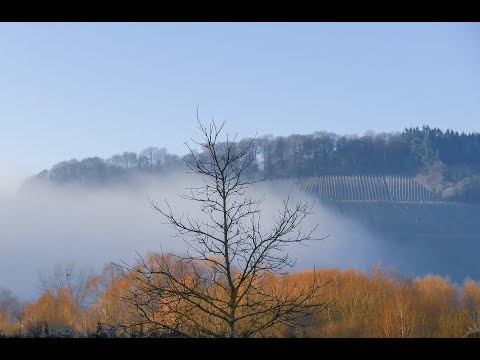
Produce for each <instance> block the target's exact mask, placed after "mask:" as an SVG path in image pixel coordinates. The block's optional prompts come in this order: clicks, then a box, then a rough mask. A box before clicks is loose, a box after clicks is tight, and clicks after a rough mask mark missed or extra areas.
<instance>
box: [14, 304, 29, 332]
mask: <svg viewBox="0 0 480 360" xmlns="http://www.w3.org/2000/svg"><path fill="white" fill-rule="evenodd" d="M26 316H27V314H26V313H25V311H23V310H21V311H17V312H15V318H16V319H17V321H18V324H19V325H20V337H21V336H22V325H23V321H24V320H25V318H26Z"/></svg>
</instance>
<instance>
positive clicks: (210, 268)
mask: <svg viewBox="0 0 480 360" xmlns="http://www.w3.org/2000/svg"><path fill="white" fill-rule="evenodd" d="M197 120H198V124H199V126H198V128H199V130H200V132H201V135H202V140H201V141H194V142H195V144H197V145H198V146H200V148H201V149H202V150H203V152H202V153H201V154H202V155H199V153H198V152H196V151H194V150H193V149H192V148H191V147H190V146H189V145H188V144H187V146H188V147H189V150H190V155H189V156H188V157H186V165H187V167H188V170H189V172H190V173H193V174H197V175H200V176H201V178H202V184H201V185H200V186H197V187H190V188H187V191H186V193H184V194H183V195H180V196H181V197H182V198H183V199H185V200H188V201H190V202H191V203H193V204H196V205H198V207H199V209H200V210H201V212H202V214H203V215H204V216H203V217H199V218H192V217H190V216H188V215H184V216H177V215H176V214H175V213H174V210H173V209H172V208H171V206H170V204H169V203H168V201H167V200H165V204H163V205H160V204H158V203H156V202H154V201H152V200H150V203H151V206H152V207H153V209H155V210H156V211H158V212H159V213H160V214H161V216H162V217H163V218H164V220H165V223H167V224H169V225H171V226H172V227H173V228H174V229H175V231H176V234H177V236H178V237H180V238H181V239H183V240H184V241H185V242H186V244H187V246H188V248H187V249H188V250H187V251H186V253H185V254H183V255H174V254H163V253H162V254H155V255H152V256H150V257H148V258H144V257H141V256H139V259H138V262H137V263H136V264H135V265H134V266H130V265H128V264H124V265H123V267H124V268H125V269H126V270H128V274H129V276H131V277H132V278H133V279H134V280H135V281H134V284H135V285H133V286H132V287H131V289H130V290H131V291H130V292H129V294H128V296H127V297H126V299H127V300H128V302H129V304H130V305H131V308H132V309H133V310H134V312H135V314H136V319H137V320H136V321H137V324H141V325H142V326H143V325H145V326H147V327H148V328H149V329H154V331H158V332H160V333H164V334H165V333H172V334H181V335H186V336H207V337H253V336H264V335H265V334H266V331H267V330H269V329H270V328H272V327H273V326H276V325H286V326H290V327H291V326H307V325H308V324H309V322H310V321H311V320H312V319H313V318H314V315H315V314H316V313H317V312H319V311H322V310H323V309H325V307H327V306H328V305H327V304H326V303H323V302H322V301H321V298H320V296H321V289H322V287H323V286H324V285H325V282H323V281H321V279H320V278H319V276H318V275H315V273H314V276H313V277H311V278H309V280H308V281H306V282H305V281H303V282H300V281H298V280H295V281H293V280H291V279H289V276H288V273H287V270H288V269H289V268H291V267H292V266H293V265H294V263H295V259H293V258H291V257H290V256H289V255H288V253H287V251H286V250H287V247H288V246H289V245H292V244H304V243H306V242H307V241H309V240H314V238H313V235H312V234H313V231H314V230H315V228H316V227H315V228H313V229H310V230H309V231H306V232H305V231H304V230H303V229H302V222H303V220H304V219H305V218H307V217H308V216H309V215H311V214H312V206H309V205H308V204H306V203H303V202H297V203H295V204H291V203H290V201H289V200H288V199H287V200H285V201H283V205H282V206H281V208H280V209H279V210H278V212H277V213H276V214H275V215H273V226H271V227H270V228H269V229H264V226H263V221H262V212H261V204H262V202H263V198H260V199H258V198H255V197H252V196H249V195H248V193H247V191H248V188H249V186H251V185H253V184H254V183H256V182H258V181H261V180H252V179H251V178H248V177H246V176H244V174H245V172H246V170H247V169H248V167H249V166H250V165H251V163H252V162H253V161H254V155H253V154H252V149H254V146H253V144H254V141H255V139H252V140H250V141H248V142H243V143H238V142H236V136H235V137H234V138H233V139H231V138H229V137H228V135H227V136H226V141H223V142H220V136H221V134H222V131H223V130H224V125H225V123H222V124H221V125H219V126H218V125H217V124H216V123H215V122H214V121H213V120H212V122H211V123H210V125H209V126H204V125H202V123H201V121H200V120H199V118H198V114H197ZM279 284H281V290H280V286H279Z"/></svg>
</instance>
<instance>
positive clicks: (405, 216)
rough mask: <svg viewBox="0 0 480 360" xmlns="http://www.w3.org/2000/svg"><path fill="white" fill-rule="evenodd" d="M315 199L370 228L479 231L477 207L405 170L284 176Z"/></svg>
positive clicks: (416, 231) (452, 232)
mask: <svg viewBox="0 0 480 360" xmlns="http://www.w3.org/2000/svg"><path fill="white" fill-rule="evenodd" d="M288 181H289V182H291V183H292V184H293V185H294V186H295V187H298V188H299V189H300V190H302V191H304V192H306V193H307V194H309V195H311V196H313V197H314V198H316V199H318V200H319V203H320V204H322V205H323V206H326V207H328V208H330V209H332V210H333V211H335V212H337V213H340V214H342V215H344V216H346V217H348V218H352V219H355V220H357V221H359V222H360V223H362V224H364V225H366V226H368V227H369V228H370V229H372V230H376V231H382V232H402V233H412V234H438V235H440V234H443V235H445V234H450V235H460V234H462V236H475V235H476V234H478V224H477V223H478V214H479V213H480V207H479V206H476V205H471V204H465V203H462V202H458V201H445V200H444V199H442V198H441V197H440V196H439V195H437V194H436V193H435V192H433V191H432V190H431V189H429V188H428V187H426V186H425V185H423V184H421V183H420V182H419V181H417V180H416V179H415V178H412V177H405V176H371V175H368V176H367V175H364V176H359V175H355V176H337V175H333V176H320V177H314V178H307V179H298V178H297V179H290V180H288Z"/></svg>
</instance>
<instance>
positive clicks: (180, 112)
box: [0, 23, 480, 193]
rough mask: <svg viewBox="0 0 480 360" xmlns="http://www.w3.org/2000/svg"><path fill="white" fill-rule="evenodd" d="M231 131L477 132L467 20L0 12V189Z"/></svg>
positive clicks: (477, 35)
mask: <svg viewBox="0 0 480 360" xmlns="http://www.w3.org/2000/svg"><path fill="white" fill-rule="evenodd" d="M197 105H199V106H200V115H201V117H202V118H203V119H204V120H205V121H208V120H209V119H211V117H212V116H213V118H214V119H216V120H219V121H221V120H227V123H228V130H229V131H230V132H238V133H239V136H240V137H245V136H252V135H254V134H255V133H258V134H259V135H267V134H273V135H289V134H292V133H299V134H308V133H312V132H314V131H317V130H327V131H332V132H336V133H341V134H344V133H358V134H363V133H364V132H365V131H367V130H370V129H373V130H375V131H392V130H398V131H401V130H402V129H403V128H404V127H406V126H421V125H423V124H428V125H430V126H437V127H440V128H442V129H444V130H445V129H447V128H453V129H456V130H459V131H467V132H469V131H480V24H479V23H1V24H0V163H1V164H2V166H1V167H0V193H1V192H2V190H3V191H5V189H7V188H12V187H14V186H17V184H18V183H19V182H20V181H22V180H23V179H24V178H25V177H26V176H29V175H32V174H34V173H37V172H39V171H41V170H42V169H45V168H50V167H51V166H52V165H54V164H55V163H57V162H59V161H62V160H68V159H71V158H77V159H81V158H84V157H88V156H100V157H104V158H106V157H110V156H112V155H114V154H116V153H121V152H123V151H140V150H142V149H143V148H145V147H147V146H152V145H153V146H158V147H166V148H167V149H168V150H169V151H170V152H172V153H177V154H179V155H182V154H184V153H186V147H185V146H184V142H185V141H187V140H189V139H190V138H191V137H192V136H195V135H196V131H195V125H196V122H195V113H196V108H197Z"/></svg>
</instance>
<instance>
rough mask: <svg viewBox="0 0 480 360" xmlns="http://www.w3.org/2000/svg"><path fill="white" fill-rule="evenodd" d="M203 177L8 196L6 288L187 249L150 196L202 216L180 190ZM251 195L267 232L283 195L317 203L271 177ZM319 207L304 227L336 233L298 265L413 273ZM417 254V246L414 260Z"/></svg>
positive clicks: (36, 286)
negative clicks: (70, 268)
mask: <svg viewBox="0 0 480 360" xmlns="http://www.w3.org/2000/svg"><path fill="white" fill-rule="evenodd" d="M198 181H199V179H198V178H195V177H193V176H192V175H186V174H178V173H177V174H170V175H167V176H164V177H155V178H153V177H142V178H138V179H136V181H134V182H132V183H130V184H129V185H117V186H109V187H87V186H56V185H52V184H51V183H37V184H35V185H33V184H30V185H29V186H28V187H26V188H23V189H22V191H20V192H18V193H17V194H16V195H15V196H11V197H8V198H3V199H1V200H0V229H1V230H0V231H1V235H0V236H1V240H0V241H1V250H0V287H4V288H9V289H11V290H12V291H13V292H14V293H15V294H16V295H17V296H19V297H20V298H22V299H23V300H27V299H30V298H32V297H35V296H37V295H38V294H39V292H40V280H39V274H40V273H43V274H48V273H49V272H51V271H52V270H53V268H54V267H55V266H56V265H61V264H71V263H74V264H75V265H76V266H77V267H80V268H84V269H88V270H90V271H93V272H99V271H101V269H102V267H103V266H104V265H105V264H106V263H108V262H110V261H112V262H117V263H119V262H120V261H122V260H123V261H125V262H127V263H130V264H131V263H133V262H134V261H135V258H136V256H137V255H136V252H138V253H139V254H141V255H143V254H145V253H147V252H150V251H160V250H163V251H166V252H167V251H172V252H182V251H184V250H185V243H184V242H183V241H182V240H181V239H179V238H177V237H172V235H173V234H175V233H174V231H173V229H172V228H171V227H170V226H169V225H166V224H164V219H163V218H162V216H161V214H160V213H159V212H157V211H155V210H153V209H152V208H151V206H150V203H149V200H148V197H150V198H151V199H152V200H154V201H156V202H158V203H159V205H162V204H163V201H164V199H168V201H169V203H170V205H171V207H172V209H173V210H174V212H175V213H176V214H179V215H182V214H189V215H190V216H191V217H196V216H201V215H202V214H201V213H200V211H199V210H198V207H197V205H198V204H196V203H192V202H189V201H187V200H183V199H180V198H179V197H178V196H177V195H178V194H181V193H185V187H187V186H194V185H196V184H198ZM251 194H252V195H254V196H258V197H260V196H262V195H264V197H265V201H264V202H263V204H262V207H261V209H262V223H263V224H264V226H265V227H264V230H267V229H268V225H269V223H271V219H272V216H273V215H274V214H275V213H276V211H277V209H278V208H279V207H280V206H281V202H282V200H283V199H286V198H287V197H290V202H292V203H293V202H295V201H298V200H303V201H307V202H309V203H310V204H313V203H314V202H315V200H314V199H312V198H308V197H307V196H306V195H305V194H303V193H300V192H297V191H295V190H294V189H293V188H292V186H289V185H287V184H286V183H283V184H282V183H278V182H263V183H260V184H257V185H255V186H254V187H252V188H251ZM147 196H148V197H147ZM313 210H314V214H313V215H311V216H310V218H308V219H307V220H306V221H305V222H304V225H303V228H304V230H309V229H311V228H313V227H314V226H315V225H317V224H318V225H319V226H318V228H317V230H316V231H315V233H314V234H313V235H314V236H313V237H315V238H323V237H325V236H327V235H329V236H328V237H327V238H325V239H323V240H319V241H312V242H310V243H309V244H308V246H301V245H298V246H293V247H291V248H290V251H289V252H290V254H291V255H292V256H294V257H296V258H297V264H296V270H302V269H306V268H312V267H313V266H317V267H339V268H348V267H354V268H357V269H365V270H369V269H371V268H372V266H373V265H374V264H375V263H377V262H381V263H382V265H385V266H389V265H395V266H396V267H399V268H401V269H402V270H406V271H410V270H409V265H408V264H409V261H410V260H411V259H409V258H408V257H405V256H404V258H403V259H402V260H401V263H400V262H399V261H400V260H398V259H399V258H398V257H396V255H398V249H399V247H400V246H399V245H398V244H397V245H393V244H389V242H388V241H385V240H384V239H382V238H380V237H379V236H374V235H373V234H371V233H369V232H368V231H367V230H366V229H365V228H364V227H363V226H362V225H361V224H358V223H356V222H354V221H353V220H350V219H346V218H344V217H341V216H339V215H336V214H333V213H331V212H330V211H329V210H327V209H326V208H323V207H321V206H320V205H319V204H318V203H316V204H315V206H314V209H313ZM417 255H418V254H417V253H415V252H414V255H413V256H412V259H414V258H415V256H417ZM417 260H418V261H421V259H418V258H417ZM412 269H415V267H412ZM411 271H413V270H411Z"/></svg>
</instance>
